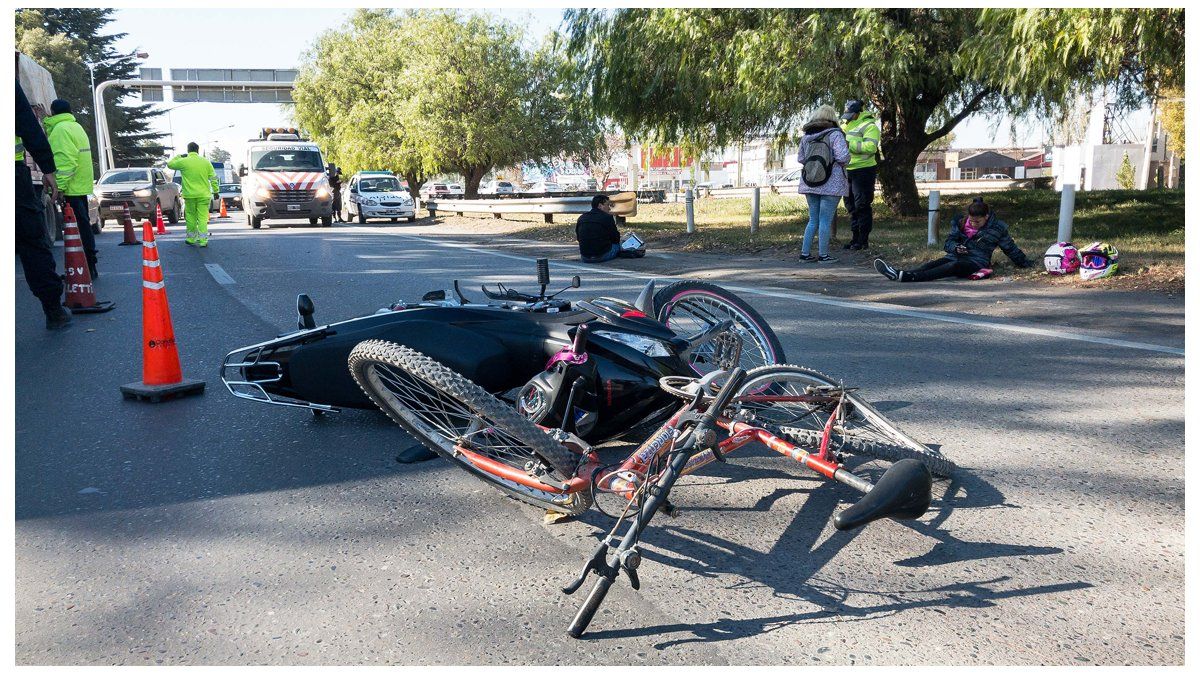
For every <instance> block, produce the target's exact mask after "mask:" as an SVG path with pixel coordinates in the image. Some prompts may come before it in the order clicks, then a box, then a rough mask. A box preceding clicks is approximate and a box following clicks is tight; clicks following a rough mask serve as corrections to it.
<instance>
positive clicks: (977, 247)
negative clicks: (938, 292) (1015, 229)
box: [875, 197, 1033, 281]
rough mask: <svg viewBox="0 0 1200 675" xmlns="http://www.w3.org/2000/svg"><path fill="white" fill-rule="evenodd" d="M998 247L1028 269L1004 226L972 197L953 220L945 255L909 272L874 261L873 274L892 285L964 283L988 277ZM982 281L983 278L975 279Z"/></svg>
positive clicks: (1027, 260) (988, 208) (1018, 248)
mask: <svg viewBox="0 0 1200 675" xmlns="http://www.w3.org/2000/svg"><path fill="white" fill-rule="evenodd" d="M997 246H999V247H1000V250H1001V251H1004V255H1007V256H1008V257H1009V259H1011V260H1012V261H1013V263H1014V264H1015V265H1016V266H1017V267H1032V266H1033V262H1031V261H1030V260H1029V258H1028V257H1026V255H1025V252H1024V251H1022V250H1021V247H1019V246H1017V242H1016V241H1014V240H1013V238H1012V235H1010V234H1009V233H1008V225H1006V224H1005V223H1004V221H1003V220H1000V219H999V218H997V217H996V214H994V213H992V212H991V208H990V207H989V206H988V205H987V204H986V203H985V202H984V201H983V197H976V198H975V200H974V201H972V202H971V205H970V206H969V207H967V217H966V218H963V217H962V216H955V218H954V220H953V221H952V222H951V223H950V234H949V236H947V237H946V244H945V246H944V247H943V248H944V249H945V251H946V255H945V256H943V257H941V258H938V259H937V260H931V261H929V262H927V263H925V264H924V265H921V266H920V267H917V268H916V269H912V270H897V269H896V268H894V267H892V266H891V265H889V264H887V262H885V261H884V259H883V258H876V259H875V270H876V271H878V272H879V273H880V274H882V275H883V276H885V277H887V278H889V279H891V280H892V281H933V280H934V279H944V278H946V277H958V278H960V279H966V278H968V277H972V276H975V275H977V274H978V273H979V272H980V271H981V270H987V272H986V273H987V274H991V270H990V269H988V268H990V266H991V264H992V253H993V252H994V251H995V250H996V247H997ZM977 278H983V277H977Z"/></svg>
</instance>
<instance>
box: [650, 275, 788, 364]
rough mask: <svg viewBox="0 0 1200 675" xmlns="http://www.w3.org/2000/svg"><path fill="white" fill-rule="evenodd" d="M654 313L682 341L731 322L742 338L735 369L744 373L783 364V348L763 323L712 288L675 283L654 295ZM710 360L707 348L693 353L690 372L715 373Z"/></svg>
mask: <svg viewBox="0 0 1200 675" xmlns="http://www.w3.org/2000/svg"><path fill="white" fill-rule="evenodd" d="M654 313H655V318H656V319H657V320H658V321H661V322H662V323H664V324H666V325H667V327H669V328H670V329H671V330H673V331H675V332H676V333H677V334H679V335H680V336H683V337H686V336H689V335H696V334H698V333H701V332H703V331H705V330H707V329H708V328H709V327H711V326H714V325H716V324H718V323H720V322H722V321H725V320H730V321H733V331H734V332H736V333H737V334H738V335H739V336H740V337H741V338H742V353H741V355H740V359H739V363H738V365H739V366H741V367H742V368H744V369H746V370H750V369H751V368H754V367H756V366H763V365H768V364H773V363H784V362H785V361H787V357H786V356H784V353H783V345H782V344H780V342H779V338H778V337H777V336H776V335H775V331H773V330H771V326H770V325H768V324H767V321H766V319H764V318H763V317H762V315H761V314H759V313H758V312H756V311H755V310H754V308H753V307H751V306H750V305H749V304H748V303H747V302H746V301H745V300H742V299H741V298H740V297H738V296H737V295H735V294H734V293H732V292H730V291H727V290H725V289H724V288H721V287H720V286H717V285H716V284H709V283H705V282H703V281H676V282H675V283H673V284H670V285H669V286H667V287H665V288H663V289H662V290H660V291H659V292H657V293H655V294H654ZM711 356H712V348H711V347H709V346H704V347H701V348H700V349H698V350H696V352H695V353H693V354H692V355H691V357H690V361H691V363H690V365H691V366H692V369H693V370H695V371H696V373H697V374H700V375H705V374H707V373H710V372H712V371H713V370H716V369H717V367H718V366H717V365H716V364H715V363H712V359H711Z"/></svg>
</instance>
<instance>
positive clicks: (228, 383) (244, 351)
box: [221, 345, 341, 412]
mask: <svg viewBox="0 0 1200 675" xmlns="http://www.w3.org/2000/svg"><path fill="white" fill-rule="evenodd" d="M265 346H266V345H252V346H250V347H243V348H241V349H235V350H234V351H232V352H229V353H228V354H226V355H225V360H224V361H222V362H221V383H222V384H224V385H225V388H226V389H228V390H229V393H231V394H233V395H234V396H236V397H238V398H243V399H246V400H247V401H258V402H259V403H268V404H270V405H279V406H284V407H287V408H307V409H309V410H319V411H321V412H341V408H338V407H336V406H332V405H326V404H324V403H312V402H309V401H301V400H300V399H294V398H289V397H286V396H281V395H279V394H272V393H270V392H268V391H267V390H266V389H265V388H263V385H264V384H273V383H275V382H279V381H281V380H282V379H283V366H282V364H280V363H279V362H278V361H264V360H263V349H264V347H265ZM249 367H258V368H261V367H274V369H275V373H274V376H272V377H259V378H255V379H250V378H248V377H247V376H246V374H245V373H246V371H245V369H246V368H249ZM231 370H232V373H233V374H234V376H233V377H229V376H228V375H229V374H230V372H229V371H231Z"/></svg>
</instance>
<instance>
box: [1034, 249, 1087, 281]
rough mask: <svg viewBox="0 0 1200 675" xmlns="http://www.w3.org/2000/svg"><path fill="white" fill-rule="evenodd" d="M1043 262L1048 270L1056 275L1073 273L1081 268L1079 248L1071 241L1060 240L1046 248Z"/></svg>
mask: <svg viewBox="0 0 1200 675" xmlns="http://www.w3.org/2000/svg"><path fill="white" fill-rule="evenodd" d="M1042 262H1043V263H1045V265H1046V271H1047V272H1049V273H1050V274H1052V275H1054V276H1056V277H1060V276H1063V275H1064V274H1071V273H1072V272H1074V271H1075V270H1077V269H1079V249H1077V248H1075V244H1072V243H1071V242H1069V241H1060V242H1058V243H1057V244H1052V245H1051V246H1050V248H1048V249H1046V255H1045V257H1043V258H1042Z"/></svg>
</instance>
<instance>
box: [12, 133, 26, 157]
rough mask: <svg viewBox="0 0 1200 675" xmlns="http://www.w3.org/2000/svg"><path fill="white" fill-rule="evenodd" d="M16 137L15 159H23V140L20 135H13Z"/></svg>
mask: <svg viewBox="0 0 1200 675" xmlns="http://www.w3.org/2000/svg"><path fill="white" fill-rule="evenodd" d="M14 138H16V139H17V161H18V162H24V161H25V141H22V140H21V137H20V136H14Z"/></svg>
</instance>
